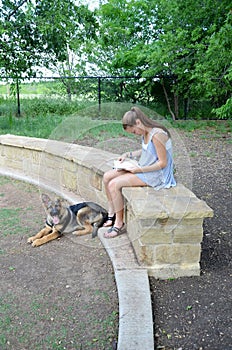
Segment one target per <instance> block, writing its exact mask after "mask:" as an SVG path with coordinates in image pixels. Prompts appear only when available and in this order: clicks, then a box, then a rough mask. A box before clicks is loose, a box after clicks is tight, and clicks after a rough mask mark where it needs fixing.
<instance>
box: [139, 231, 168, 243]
mask: <svg viewBox="0 0 232 350" xmlns="http://www.w3.org/2000/svg"><path fill="white" fill-rule="evenodd" d="M140 241H141V243H143V244H144V245H146V246H149V245H153V246H154V245H156V244H171V243H172V231H170V232H165V231H161V230H160V229H158V228H155V227H154V228H150V229H147V230H146V231H142V232H141V236H140Z"/></svg>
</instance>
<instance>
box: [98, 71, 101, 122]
mask: <svg viewBox="0 0 232 350" xmlns="http://www.w3.org/2000/svg"><path fill="white" fill-rule="evenodd" d="M98 116H99V117H100V116H101V78H100V77H98Z"/></svg>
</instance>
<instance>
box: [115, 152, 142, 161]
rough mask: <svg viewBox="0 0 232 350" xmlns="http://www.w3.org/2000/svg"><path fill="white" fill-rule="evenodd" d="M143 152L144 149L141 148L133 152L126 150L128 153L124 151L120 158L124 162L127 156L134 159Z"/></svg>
mask: <svg viewBox="0 0 232 350" xmlns="http://www.w3.org/2000/svg"><path fill="white" fill-rule="evenodd" d="M141 153H142V150H141V149H139V150H137V151H133V152H126V153H123V154H122V155H121V156H120V157H119V158H118V160H119V161H121V162H123V161H124V160H125V159H126V158H131V159H134V158H135V157H136V158H137V157H140V156H141Z"/></svg>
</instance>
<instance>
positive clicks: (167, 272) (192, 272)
mask: <svg viewBox="0 0 232 350" xmlns="http://www.w3.org/2000/svg"><path fill="white" fill-rule="evenodd" d="M147 272H148V275H149V276H152V277H155V278H157V279H161V280H164V279H168V278H179V277H191V276H200V264H199V263H198V262H196V263H193V264H170V265H167V264H163V265H162V264H154V265H153V266H148V267H147Z"/></svg>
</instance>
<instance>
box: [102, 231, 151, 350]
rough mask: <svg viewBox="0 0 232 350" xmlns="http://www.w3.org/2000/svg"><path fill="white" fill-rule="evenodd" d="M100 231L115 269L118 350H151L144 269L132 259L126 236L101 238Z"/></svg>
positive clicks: (146, 278)
mask: <svg viewBox="0 0 232 350" xmlns="http://www.w3.org/2000/svg"><path fill="white" fill-rule="evenodd" d="M106 230H107V229H105V228H101V229H100V230H99V234H98V235H99V238H100V240H101V242H102V244H103V245H104V247H105V249H106V251H107V253H108V255H109V257H110V259H111V261H112V265H113V268H114V273H115V279H116V284H117V289H118V298H119V334H118V350H152V349H154V335H153V318H152V306H151V295H150V286H149V280H148V274H147V270H146V269H144V268H142V267H141V266H140V265H139V264H138V262H137V260H136V257H135V254H134V251H133V247H132V245H131V242H130V240H129V238H128V236H127V235H126V234H125V235H122V236H119V237H116V238H111V239H107V238H104V232H105V231H106Z"/></svg>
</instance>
